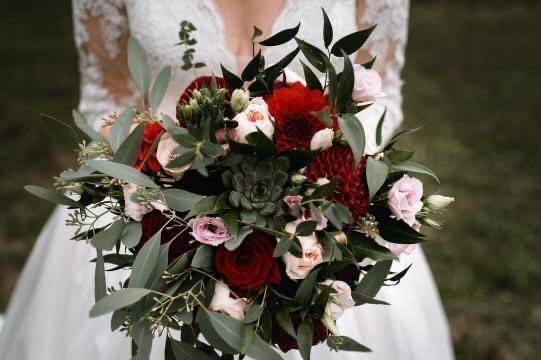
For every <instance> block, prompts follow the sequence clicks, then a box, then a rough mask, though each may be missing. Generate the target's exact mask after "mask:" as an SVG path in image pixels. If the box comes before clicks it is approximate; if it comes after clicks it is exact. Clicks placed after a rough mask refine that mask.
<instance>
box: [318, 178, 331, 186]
mask: <svg viewBox="0 0 541 360" xmlns="http://www.w3.org/2000/svg"><path fill="white" fill-rule="evenodd" d="M330 182H331V181H330V180H329V179H327V178H324V177H321V178H319V179H317V181H316V185H318V186H323V185H327V184H328V183H330Z"/></svg>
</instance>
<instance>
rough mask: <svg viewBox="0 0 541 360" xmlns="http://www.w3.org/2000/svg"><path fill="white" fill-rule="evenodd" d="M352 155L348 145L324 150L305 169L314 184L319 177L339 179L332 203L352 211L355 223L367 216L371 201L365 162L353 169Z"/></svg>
mask: <svg viewBox="0 0 541 360" xmlns="http://www.w3.org/2000/svg"><path fill="white" fill-rule="evenodd" d="M352 164H353V153H352V152H351V149H350V148H349V147H348V146H333V147H331V148H329V149H327V150H324V151H322V152H321V153H320V154H319V155H318V156H317V157H316V159H315V160H314V161H313V162H312V163H311V164H310V165H309V166H308V168H307V169H306V173H305V175H306V177H307V178H308V180H309V181H311V182H316V181H317V179H319V178H322V177H324V178H328V179H332V178H334V179H336V181H337V182H338V186H337V189H336V191H335V192H334V193H333V194H332V195H331V196H330V200H332V201H334V202H337V203H340V204H343V205H345V206H347V207H348V208H349V210H350V211H351V213H352V215H353V219H354V220H356V219H358V218H359V217H361V216H364V215H366V214H367V213H368V209H369V207H370V200H369V197H368V186H367V184H366V175H365V170H366V159H364V158H363V159H362V160H361V162H360V164H359V166H357V168H355V169H354V168H353V167H352Z"/></svg>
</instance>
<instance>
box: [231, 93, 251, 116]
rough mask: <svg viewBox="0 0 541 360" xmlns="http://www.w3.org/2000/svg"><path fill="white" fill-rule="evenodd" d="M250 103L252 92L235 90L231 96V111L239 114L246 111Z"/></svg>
mask: <svg viewBox="0 0 541 360" xmlns="http://www.w3.org/2000/svg"><path fill="white" fill-rule="evenodd" d="M249 101H250V92H249V91H248V90H243V89H235V90H234V91H233V93H232V94H231V110H233V111H234V112H236V113H239V112H241V111H243V110H244V109H246V106H247V105H248V102H249Z"/></svg>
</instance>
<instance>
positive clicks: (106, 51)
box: [72, 0, 136, 130]
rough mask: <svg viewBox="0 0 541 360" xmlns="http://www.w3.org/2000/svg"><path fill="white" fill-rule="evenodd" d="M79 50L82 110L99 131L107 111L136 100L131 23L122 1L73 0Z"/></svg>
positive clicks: (76, 39)
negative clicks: (129, 50) (130, 61)
mask: <svg viewBox="0 0 541 360" xmlns="http://www.w3.org/2000/svg"><path fill="white" fill-rule="evenodd" d="M72 7H73V24H74V34H75V43H76V45H77V49H78V52H79V71H80V101H79V111H80V112H81V113H82V114H83V115H84V116H85V118H86V119H87V122H88V123H89V125H91V126H92V127H93V128H95V129H96V130H98V129H99V128H100V127H101V125H102V123H103V121H102V119H103V118H104V116H105V115H106V114H107V113H110V112H111V111H114V110H118V109H120V108H122V107H125V106H127V105H128V104H130V103H132V102H133V100H134V97H135V93H136V92H135V89H134V86H133V84H132V83H131V78H130V75H129V70H128V66H127V62H126V44H127V39H128V36H129V31H128V22H127V18H126V12H125V9H124V6H123V1H122V0H72Z"/></svg>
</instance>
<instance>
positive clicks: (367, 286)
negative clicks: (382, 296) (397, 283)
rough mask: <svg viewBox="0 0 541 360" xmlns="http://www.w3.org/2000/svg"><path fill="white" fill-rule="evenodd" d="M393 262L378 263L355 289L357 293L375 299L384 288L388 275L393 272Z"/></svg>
mask: <svg viewBox="0 0 541 360" xmlns="http://www.w3.org/2000/svg"><path fill="white" fill-rule="evenodd" d="M392 264H393V261H392V260H385V261H380V262H377V263H376V264H375V265H374V266H372V268H371V269H370V270H369V271H368V272H367V273H366V274H365V275H364V276H363V277H362V279H361V281H360V282H359V284H358V285H357V287H356V288H355V292H358V293H361V294H363V295H366V296H369V297H374V296H376V294H377V293H378V291H379V289H380V288H381V287H382V286H383V283H384V282H385V279H386V278H387V274H389V271H390V270H391V265H392Z"/></svg>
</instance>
